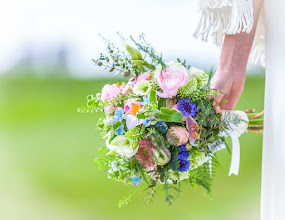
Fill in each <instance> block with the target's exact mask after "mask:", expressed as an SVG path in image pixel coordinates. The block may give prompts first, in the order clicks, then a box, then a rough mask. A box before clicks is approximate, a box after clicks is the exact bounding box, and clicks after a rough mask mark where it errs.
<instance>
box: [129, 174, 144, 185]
mask: <svg viewBox="0 0 285 220" xmlns="http://www.w3.org/2000/svg"><path fill="white" fill-rule="evenodd" d="M130 179H131V180H132V184H133V185H134V186H138V185H139V184H140V183H141V182H142V179H141V178H140V177H138V176H134V177H130Z"/></svg>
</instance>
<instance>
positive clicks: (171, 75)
mask: <svg viewBox="0 0 285 220" xmlns="http://www.w3.org/2000/svg"><path fill="white" fill-rule="evenodd" d="M155 76H156V79H157V82H158V85H159V86H160V88H161V89H162V92H157V95H158V96H160V97H161V98H172V97H173V96H176V95H177V91H178V89H179V88H180V87H182V86H186V85H187V84H188V82H189V77H188V71H187V69H186V68H185V67H184V66H182V65H179V66H177V65H173V66H169V67H167V68H166V69H164V70H163V71H162V72H161V73H160V72H156V75H155Z"/></svg>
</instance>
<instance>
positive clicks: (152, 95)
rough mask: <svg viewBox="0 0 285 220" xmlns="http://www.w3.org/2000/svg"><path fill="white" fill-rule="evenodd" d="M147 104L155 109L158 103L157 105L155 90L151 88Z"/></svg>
mask: <svg viewBox="0 0 285 220" xmlns="http://www.w3.org/2000/svg"><path fill="white" fill-rule="evenodd" d="M149 104H150V105H152V107H153V108H154V109H157V107H158V105H157V97H156V91H155V90H151V92H150V94H149Z"/></svg>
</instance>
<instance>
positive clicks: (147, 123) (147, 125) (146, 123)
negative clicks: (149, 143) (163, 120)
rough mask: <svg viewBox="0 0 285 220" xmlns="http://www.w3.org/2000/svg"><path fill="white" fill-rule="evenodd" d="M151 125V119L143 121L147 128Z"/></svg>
mask: <svg viewBox="0 0 285 220" xmlns="http://www.w3.org/2000/svg"><path fill="white" fill-rule="evenodd" d="M150 123H151V120H150V119H149V118H146V119H145V120H144V121H143V124H144V125H145V126H146V127H149V126H150Z"/></svg>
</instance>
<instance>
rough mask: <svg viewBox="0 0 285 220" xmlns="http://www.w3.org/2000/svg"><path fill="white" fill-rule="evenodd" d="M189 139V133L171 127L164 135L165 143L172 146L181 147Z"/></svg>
mask: <svg viewBox="0 0 285 220" xmlns="http://www.w3.org/2000/svg"><path fill="white" fill-rule="evenodd" d="M189 138H190V135H189V132H188V131H187V129H186V128H184V127H179V126H172V127H170V128H169V129H168V131H167V133H166V139H167V141H168V142H169V143H170V144H171V145H174V146H181V145H183V144H186V143H188V141H189Z"/></svg>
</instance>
